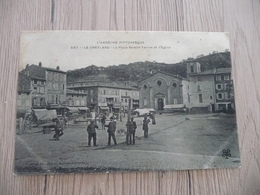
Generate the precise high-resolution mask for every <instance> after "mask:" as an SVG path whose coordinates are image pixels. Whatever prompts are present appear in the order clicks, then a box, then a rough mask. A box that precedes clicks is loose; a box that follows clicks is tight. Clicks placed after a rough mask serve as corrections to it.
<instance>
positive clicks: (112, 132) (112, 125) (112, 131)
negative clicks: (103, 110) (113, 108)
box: [105, 117, 117, 145]
mask: <svg viewBox="0 0 260 195" xmlns="http://www.w3.org/2000/svg"><path fill="white" fill-rule="evenodd" d="M105 127H107V133H108V145H110V144H111V137H112V138H113V141H114V144H115V145H117V143H116V137H115V131H116V122H115V121H114V118H113V117H110V122H109V124H108V125H105Z"/></svg>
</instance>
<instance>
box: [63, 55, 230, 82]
mask: <svg viewBox="0 0 260 195" xmlns="http://www.w3.org/2000/svg"><path fill="white" fill-rule="evenodd" d="M194 59H195V60H196V61H198V62H199V63H200V64H201V70H202V71H204V70H209V69H212V68H214V67H215V68H226V67H230V66H231V60H230V52H223V53H217V52H215V53H214V52H213V53H212V54H209V55H207V56H203V55H200V56H198V57H197V58H188V59H184V60H182V61H181V62H179V63H176V64H166V63H158V62H155V61H154V62H148V61H145V62H135V63H130V64H120V65H117V66H115V65H112V66H108V67H98V66H95V65H92V66H88V67H86V68H81V69H76V70H71V71H68V72H67V80H68V82H74V81H78V80H85V79H87V78H89V77H90V76H91V78H93V80H102V81H104V80H111V81H134V82H136V81H138V80H140V79H142V78H144V77H146V76H147V74H149V73H150V72H156V71H159V70H160V71H163V72H167V73H170V74H173V75H179V76H182V77H186V76H187V71H186V63H187V61H188V60H194ZM88 80H89V79H88Z"/></svg>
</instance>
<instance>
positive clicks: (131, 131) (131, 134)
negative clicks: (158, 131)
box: [87, 115, 156, 147]
mask: <svg viewBox="0 0 260 195" xmlns="http://www.w3.org/2000/svg"><path fill="white" fill-rule="evenodd" d="M150 118H151V119H152V124H156V123H155V117H154V115H150ZM105 119H106V118H105V116H103V117H102V118H101V125H102V129H104V128H105V127H107V133H108V145H111V138H112V139H113V141H114V144H115V145H117V141H116V136H115V132H116V121H114V117H110V122H109V123H108V125H106V124H105ZM149 123H150V119H149V118H148V117H147V115H145V116H144V119H143V121H142V129H143V131H144V138H147V137H148V130H149V127H148V124H149ZM126 127H127V143H130V144H135V132H136V129H137V125H136V122H135V121H134V119H133V118H131V120H130V121H128V122H127V124H126ZM96 129H98V126H97V125H96V124H94V121H93V120H92V121H91V122H90V124H89V125H88V127H87V132H88V146H89V147H90V146H91V140H92V139H93V145H94V146H97V133H96ZM128 141H129V142H128Z"/></svg>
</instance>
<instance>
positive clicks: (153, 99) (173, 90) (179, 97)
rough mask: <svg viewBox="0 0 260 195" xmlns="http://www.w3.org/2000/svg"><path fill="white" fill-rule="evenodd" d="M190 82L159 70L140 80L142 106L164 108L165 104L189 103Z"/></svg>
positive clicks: (140, 101)
mask: <svg viewBox="0 0 260 195" xmlns="http://www.w3.org/2000/svg"><path fill="white" fill-rule="evenodd" d="M188 89H189V82H188V81H187V80H186V79H184V78H182V77H179V76H174V75H171V74H168V73H163V72H157V73H155V74H151V75H150V76H148V77H147V78H145V79H143V80H141V81H140V82H139V90H140V91H139V98H140V100H139V105H140V108H154V109H155V110H159V111H160V110H163V108H164V106H165V105H170V104H188V100H189V92H188Z"/></svg>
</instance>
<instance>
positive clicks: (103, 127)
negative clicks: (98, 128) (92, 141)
mask: <svg viewBox="0 0 260 195" xmlns="http://www.w3.org/2000/svg"><path fill="white" fill-rule="evenodd" d="M105 123H106V116H105V115H104V114H103V115H102V117H101V125H102V130H104V129H105Z"/></svg>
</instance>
